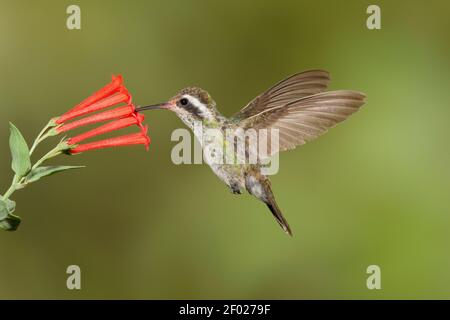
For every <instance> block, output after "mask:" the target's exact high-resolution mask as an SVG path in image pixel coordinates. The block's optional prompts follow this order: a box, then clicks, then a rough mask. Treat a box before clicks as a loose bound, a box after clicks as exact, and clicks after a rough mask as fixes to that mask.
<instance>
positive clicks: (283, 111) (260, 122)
mask: <svg viewBox="0 0 450 320" xmlns="http://www.w3.org/2000/svg"><path fill="white" fill-rule="evenodd" d="M364 100H365V95H364V94H363V93H360V92H356V91H348V90H340V91H330V92H322V93H318V94H314V95H311V96H307V97H300V98H297V99H293V100H292V101H289V102H288V103H285V104H279V105H277V106H272V107H270V108H261V109H260V111H259V112H255V113H253V114H251V115H250V116H249V117H247V118H242V119H241V120H240V124H239V126H240V127H242V128H244V129H248V128H253V129H255V130H256V131H258V130H259V129H278V130H279V131H278V132H279V145H278V148H274V147H271V144H273V142H272V143H271V144H269V146H268V150H267V155H268V156H271V155H273V154H274V153H276V152H278V151H283V150H289V149H293V148H295V147H296V146H298V145H302V144H304V143H306V142H308V141H311V140H313V139H315V138H317V137H318V136H320V135H322V134H323V133H325V132H326V131H327V130H328V129H329V128H331V127H334V126H335V125H336V124H337V123H339V122H341V121H343V120H345V119H346V118H347V117H348V116H350V115H351V114H352V113H354V112H356V111H357V110H358V109H359V108H360V107H361V106H362V105H363V104H364ZM248 114H250V113H248ZM267 131H268V133H267V134H270V133H269V132H270V130H267ZM268 140H269V139H268Z"/></svg>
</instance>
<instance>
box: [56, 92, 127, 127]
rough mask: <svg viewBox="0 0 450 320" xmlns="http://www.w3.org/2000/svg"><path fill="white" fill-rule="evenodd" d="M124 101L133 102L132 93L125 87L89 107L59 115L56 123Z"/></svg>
mask: <svg viewBox="0 0 450 320" xmlns="http://www.w3.org/2000/svg"><path fill="white" fill-rule="evenodd" d="M124 102H125V103H127V104H130V103H131V95H130V93H129V92H128V90H127V89H126V88H125V87H121V88H120V89H119V92H118V93H116V94H114V95H112V96H109V97H107V98H105V99H103V100H101V101H97V102H96V103H93V104H91V105H89V106H87V107H84V108H80V109H77V110H74V111H71V112H69V113H66V114H64V115H62V116H61V117H59V118H58V119H57V120H56V123H58V124H61V123H64V122H66V121H69V120H72V119H74V118H78V117H81V116H84V115H86V114H88V113H92V112H95V111H99V110H103V109H106V108H108V107H112V106H114V105H116V104H119V103H124Z"/></svg>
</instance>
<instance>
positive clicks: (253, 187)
mask: <svg viewBox="0 0 450 320" xmlns="http://www.w3.org/2000/svg"><path fill="white" fill-rule="evenodd" d="M245 187H246V189H247V191H248V192H249V193H250V194H252V195H254V196H255V197H256V198H258V199H259V200H261V201H263V202H264V203H265V204H266V205H267V206H268V207H269V209H270V211H271V212H272V214H273V216H274V217H275V219H276V220H277V222H278V224H279V225H280V226H281V228H283V230H284V231H285V232H286V233H287V234H288V235H290V236H292V231H291V228H290V227H289V224H288V222H287V221H286V219H285V218H284V216H283V214H282V213H281V210H280V208H279V207H278V205H277V203H276V201H275V197H274V195H273V192H272V188H271V187H270V181H269V179H268V178H267V177H266V176H264V175H262V174H260V173H259V172H253V173H252V174H247V175H246V177H245Z"/></svg>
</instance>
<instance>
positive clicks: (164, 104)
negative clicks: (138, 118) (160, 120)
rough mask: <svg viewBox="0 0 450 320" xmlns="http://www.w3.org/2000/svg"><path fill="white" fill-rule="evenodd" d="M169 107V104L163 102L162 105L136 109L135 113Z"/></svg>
mask: <svg viewBox="0 0 450 320" xmlns="http://www.w3.org/2000/svg"><path fill="white" fill-rule="evenodd" d="M169 106H170V104H169V103H167V102H164V103H158V104H152V105H149V106H142V107H137V108H136V111H137V112H141V111H145V110H158V109H167V108H168V107H169Z"/></svg>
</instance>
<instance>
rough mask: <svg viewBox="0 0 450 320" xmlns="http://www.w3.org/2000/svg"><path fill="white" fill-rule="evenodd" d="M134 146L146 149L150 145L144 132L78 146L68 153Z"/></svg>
mask: <svg viewBox="0 0 450 320" xmlns="http://www.w3.org/2000/svg"><path fill="white" fill-rule="evenodd" d="M136 144H143V145H145V147H146V148H147V149H148V146H149V144H150V138H149V137H148V136H147V134H146V131H145V132H139V133H133V134H129V135H125V136H120V137H116V138H111V139H105V140H101V141H96V142H91V143H86V144H80V145H78V146H76V147H75V148H72V149H71V150H70V153H71V154H76V153H80V152H85V151H89V150H95V149H102V148H109V147H121V146H128V145H136Z"/></svg>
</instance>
